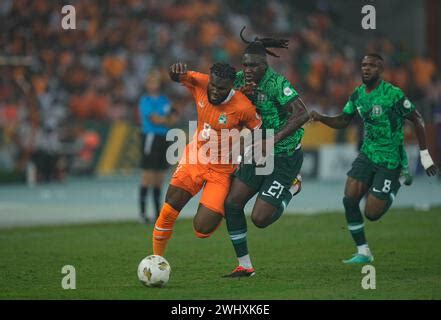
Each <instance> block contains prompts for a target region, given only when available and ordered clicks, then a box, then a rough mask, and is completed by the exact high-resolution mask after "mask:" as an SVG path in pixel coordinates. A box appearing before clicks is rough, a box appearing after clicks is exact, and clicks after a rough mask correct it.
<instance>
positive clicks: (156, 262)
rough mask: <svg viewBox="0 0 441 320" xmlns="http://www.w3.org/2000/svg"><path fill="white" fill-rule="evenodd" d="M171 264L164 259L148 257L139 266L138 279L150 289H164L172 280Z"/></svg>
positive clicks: (154, 256) (153, 256) (155, 256)
mask: <svg viewBox="0 0 441 320" xmlns="http://www.w3.org/2000/svg"><path fill="white" fill-rule="evenodd" d="M170 272H171V268H170V264H169V263H168V261H167V260H165V258H164V257H161V256H158V255H151V256H147V257H145V258H144V259H142V260H141V262H140V263H139V266H138V279H139V281H141V282H142V283H143V284H144V285H146V286H148V287H163V286H165V284H166V283H167V282H168V279H169V278H170Z"/></svg>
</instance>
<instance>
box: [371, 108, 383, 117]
mask: <svg viewBox="0 0 441 320" xmlns="http://www.w3.org/2000/svg"><path fill="white" fill-rule="evenodd" d="M382 113H383V108H382V107H381V106H380V105H375V106H373V107H372V117H379V116H381V114H382Z"/></svg>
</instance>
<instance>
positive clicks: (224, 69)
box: [210, 62, 236, 81]
mask: <svg viewBox="0 0 441 320" xmlns="http://www.w3.org/2000/svg"><path fill="white" fill-rule="evenodd" d="M210 72H211V73H212V74H214V75H216V76H218V77H220V78H223V79H230V80H232V81H234V80H236V69H235V68H234V67H232V66H230V65H229V64H227V63H221V62H216V63H215V64H213V66H212V67H211V68H210Z"/></svg>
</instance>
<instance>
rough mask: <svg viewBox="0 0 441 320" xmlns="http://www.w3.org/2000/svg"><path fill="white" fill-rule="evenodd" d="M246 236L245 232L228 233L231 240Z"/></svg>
mask: <svg viewBox="0 0 441 320" xmlns="http://www.w3.org/2000/svg"><path fill="white" fill-rule="evenodd" d="M246 236H247V234H246V233H240V234H234V235H230V239H231V240H239V239H243V238H245V237H246Z"/></svg>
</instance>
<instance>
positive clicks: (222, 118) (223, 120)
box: [219, 112, 227, 124]
mask: <svg viewBox="0 0 441 320" xmlns="http://www.w3.org/2000/svg"><path fill="white" fill-rule="evenodd" d="M219 123H220V124H226V123H227V115H226V114H225V112H224V113H222V114H221V115H220V116H219Z"/></svg>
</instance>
